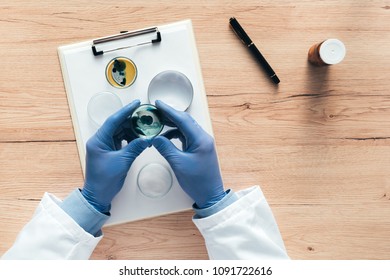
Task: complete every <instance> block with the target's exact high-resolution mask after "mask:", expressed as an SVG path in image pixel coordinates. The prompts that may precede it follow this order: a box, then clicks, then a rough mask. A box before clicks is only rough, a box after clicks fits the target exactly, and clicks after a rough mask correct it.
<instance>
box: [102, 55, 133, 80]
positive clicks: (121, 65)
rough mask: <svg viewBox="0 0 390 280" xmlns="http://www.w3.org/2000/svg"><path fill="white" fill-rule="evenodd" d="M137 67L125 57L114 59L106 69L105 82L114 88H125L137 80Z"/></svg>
mask: <svg viewBox="0 0 390 280" xmlns="http://www.w3.org/2000/svg"><path fill="white" fill-rule="evenodd" d="M137 72H138V71H137V66H136V65H135V64H134V62H133V61H132V60H130V59H129V58H127V57H116V58H114V59H112V60H111V61H110V62H109V63H108V64H107V67H106V78H107V81H108V82H109V83H110V85H112V86H113V87H116V88H127V87H129V86H131V85H132V84H133V83H134V82H135V80H136V78H137Z"/></svg>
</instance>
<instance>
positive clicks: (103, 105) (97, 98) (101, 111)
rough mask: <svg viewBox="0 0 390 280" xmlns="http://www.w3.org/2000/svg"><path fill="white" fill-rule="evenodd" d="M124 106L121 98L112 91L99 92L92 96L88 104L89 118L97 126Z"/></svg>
mask: <svg viewBox="0 0 390 280" xmlns="http://www.w3.org/2000/svg"><path fill="white" fill-rule="evenodd" d="M122 107H123V104H122V101H121V99H120V98H119V97H118V96H116V95H115V94H113V93H111V92H108V91H106V92H99V93H96V94H95V95H93V96H92V98H91V99H90V100H89V102H88V105H87V112H88V118H89V120H90V121H91V122H92V123H93V125H94V126H95V127H97V128H98V127H100V126H101V125H102V124H103V123H104V122H105V120H106V119H107V118H108V117H109V116H111V115H112V114H114V113H115V112H116V111H118V110H119V109H121V108H122Z"/></svg>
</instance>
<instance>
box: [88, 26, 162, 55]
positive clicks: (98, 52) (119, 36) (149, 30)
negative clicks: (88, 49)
mask: <svg viewBox="0 0 390 280" xmlns="http://www.w3.org/2000/svg"><path fill="white" fill-rule="evenodd" d="M149 33H156V39H152V40H151V41H147V42H141V43H138V44H135V45H130V46H124V47H119V48H113V49H108V50H97V49H96V45H98V44H102V43H108V42H112V41H116V40H121V39H126V38H131V37H135V36H140V35H144V34H149ZM159 42H161V34H160V31H159V30H158V28H157V27H152V28H146V29H140V30H136V31H130V32H128V31H125V32H121V33H120V34H116V35H112V36H108V37H103V38H100V39H96V40H93V41H92V43H93V45H92V52H93V55H94V56H98V55H102V54H104V53H107V52H113V51H117V50H122V49H128V48H133V47H138V46H142V45H147V44H154V43H159Z"/></svg>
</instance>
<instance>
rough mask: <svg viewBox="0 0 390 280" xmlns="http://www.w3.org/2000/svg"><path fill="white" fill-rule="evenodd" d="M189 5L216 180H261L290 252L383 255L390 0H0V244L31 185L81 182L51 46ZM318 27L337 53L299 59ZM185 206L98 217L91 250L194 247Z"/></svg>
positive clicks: (166, 252) (184, 14) (4, 244)
mask: <svg viewBox="0 0 390 280" xmlns="http://www.w3.org/2000/svg"><path fill="white" fill-rule="evenodd" d="M231 16H235V17H236V18H237V19H238V20H239V21H240V22H241V24H242V25H243V26H244V27H245V29H246V30H247V32H248V33H249V34H250V36H251V37H252V39H253V41H254V42H255V43H256V44H257V46H258V47H259V48H260V50H261V51H262V52H263V54H264V56H265V57H266V58H267V60H268V61H269V63H270V64H271V65H272V67H273V68H274V70H275V71H276V73H277V74H278V76H279V78H280V79H281V83H280V84H279V86H275V85H273V84H272V83H271V82H270V79H269V78H268V77H267V76H266V75H265V74H264V73H263V72H262V71H261V69H259V66H258V65H257V64H256V62H255V61H254V60H253V59H252V57H251V56H250V54H249V52H248V51H247V50H246V49H245V47H244V46H243V45H242V43H241V42H240V41H239V40H238V39H237V37H236V36H235V34H234V33H233V32H232V31H231V30H230V28H229V25H228V21H229V18H230V17H231ZM188 18H189V19H192V21H193V27H194V32H195V36H196V40H197V47H198V51H199V56H200V61H201V66H202V72H203V78H204V83H205V86H206V91H207V97H208V102H209V109H210V114H211V118H212V124H213V129H214V133H215V139H216V144H217V149H218V155H219V159H220V164H221V169H222V173H223V179H224V184H225V186H226V187H227V188H232V189H234V190H240V189H244V188H247V187H250V186H252V185H256V184H259V185H261V186H262V189H263V192H264V194H265V195H266V197H267V199H268V202H269V204H270V206H271V208H272V210H273V213H274V215H275V218H276V220H277V222H278V224H279V227H280V231H281V234H282V236H283V239H284V242H285V245H286V248H287V251H288V253H289V255H290V257H291V258H293V259H389V258H390V238H389V236H390V201H389V200H390V178H389V175H390V94H389V84H390V2H389V1H379V0H373V1H354V0H349V1H348V0H344V1H336V0H334V1H331V0H329V1H312V0H300V1H285V0H279V1H276V0H272V1H270V0H264V1H257V0H256V1H255V0H246V1H222V0H220V1H206V0H197V1H192V0H183V1H157V0H148V1H144V0H131V1H130V0H129V1H116V2H114V1H106V0H104V1H101V0H97V1H93V2H91V1H86V0H82V1H75V0H52V1H49V0H42V1H30V0H14V1H1V3H0V34H1V36H0V65H1V71H0V112H1V113H0V155H1V156H0V255H1V254H3V253H4V252H5V251H6V250H7V248H9V247H10V246H11V245H12V243H13V241H14V239H15V237H16V235H17V233H18V232H19V231H20V230H21V228H22V226H23V225H24V224H25V223H26V222H28V221H29V219H30V218H31V216H32V214H33V211H34V209H35V207H36V206H37V204H38V203H39V201H40V199H41V197H42V195H43V193H44V192H46V191H47V192H51V193H53V194H55V195H56V196H58V197H60V198H64V197H65V196H66V195H67V194H68V193H69V192H71V191H72V190H73V189H74V188H76V187H80V186H82V185H83V176H82V171H81V167H80V163H79V158H78V154H77V148H76V141H75V136H74V132H73V128H72V123H71V117H70V113H69V107H68V103H67V99H66V93H65V89H64V85H63V80H62V74H61V70H60V66H59V61H58V56H57V47H58V46H59V45H64V44H70V43H74V42H79V41H84V40H89V39H92V38H96V37H102V36H106V35H111V34H114V33H117V32H118V31H121V30H134V29H140V28H144V27H148V26H154V25H162V24H165V23H169V22H174V21H178V20H182V19H188ZM328 38H338V39H340V40H342V41H343V42H344V44H345V46H346V49H347V54H346V58H345V60H344V61H343V62H342V63H340V64H338V65H333V66H330V67H324V68H318V67H313V66H311V65H309V64H308V63H307V51H308V50H309V48H310V46H312V45H313V44H315V43H318V42H321V41H322V40H324V39H328ZM191 217H192V211H186V212H183V213H177V214H171V215H166V216H162V217H157V218H152V219H148V220H143V221H137V222H133V223H128V224H124V225H117V226H113V227H109V228H106V229H105V230H104V233H105V237H104V238H103V240H102V241H101V243H100V244H99V245H98V247H97V248H96V250H95V252H94V254H93V255H92V258H93V259H206V258H207V257H208V256H207V253H206V249H205V247H204V241H203V238H202V236H201V235H200V233H199V232H198V230H197V229H196V227H195V226H194V225H193V223H192V221H191Z"/></svg>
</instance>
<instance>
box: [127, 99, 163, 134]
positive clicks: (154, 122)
mask: <svg viewBox="0 0 390 280" xmlns="http://www.w3.org/2000/svg"><path fill="white" fill-rule="evenodd" d="M130 121H131V129H132V130H133V132H134V133H135V135H136V136H138V137H141V138H149V139H150V138H153V137H155V136H157V135H158V134H159V133H160V132H161V131H162V130H163V128H164V124H163V123H162V116H161V113H160V111H159V110H158V109H157V108H156V107H155V106H153V105H150V104H143V105H141V106H139V107H138V108H137V109H136V110H135V111H134V113H133V114H132V115H131V118H130Z"/></svg>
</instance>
